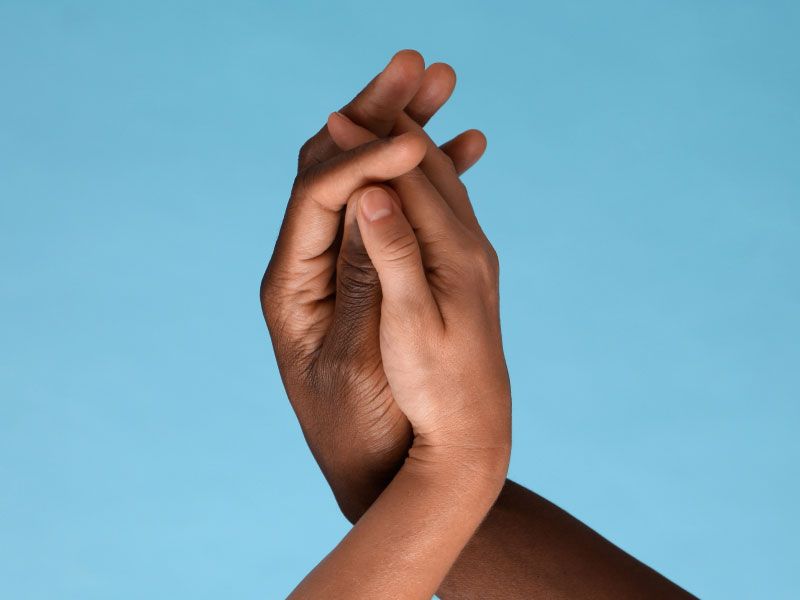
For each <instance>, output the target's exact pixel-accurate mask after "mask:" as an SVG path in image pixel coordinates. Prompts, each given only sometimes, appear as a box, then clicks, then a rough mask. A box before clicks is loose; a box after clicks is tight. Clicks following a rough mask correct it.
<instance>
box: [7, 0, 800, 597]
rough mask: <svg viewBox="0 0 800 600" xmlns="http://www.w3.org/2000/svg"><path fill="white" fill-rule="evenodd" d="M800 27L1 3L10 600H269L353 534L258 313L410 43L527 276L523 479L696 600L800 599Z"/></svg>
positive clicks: (765, 18) (365, 8)
mask: <svg viewBox="0 0 800 600" xmlns="http://www.w3.org/2000/svg"><path fill="white" fill-rule="evenodd" d="M798 30H800V11H799V10H798V5H797V3H794V2H763V1H758V2H756V1H752V2H722V1H719V2H711V1H708V2H688V1H678V2H669V3H657V2H651V3H648V2H602V3H599V2H585V3H584V2H559V3H532V2H524V3H523V2H520V3H502V2H500V3H497V2H494V3H488V2H487V3H483V4H477V3H476V4H470V3H464V2H448V3H440V2H414V1H408V2H399V3H393V4H391V5H389V4H387V5H384V6H380V5H379V4H378V3H374V2H337V3H333V2H305V3H303V2H295V3H290V2H280V3H270V2H241V1H239V2H226V3H222V2H218V3H210V2H188V1H187V2H173V1H169V2H124V3H123V2H113V3H112V2H28V1H24V2H23V1H19V2H12V1H9V0H0V82H1V83H0V87H1V88H2V91H0V202H1V205H0V268H1V269H2V278H1V279H0V314H2V317H1V318H2V328H1V329H0V597H3V598H8V599H15V600H17V599H20V600H22V599H44V598H47V599H52V598H59V599H71V598H75V599H78V598H80V599H95V598H97V599H100V598H102V599H107V598H120V599H124V598H209V599H212V598H213V599H218V598H277V597H281V596H282V595H285V594H286V593H287V592H288V591H289V590H290V589H291V587H292V586H293V585H294V584H295V583H296V582H297V581H298V580H299V579H300V578H301V577H302V576H303V575H304V574H305V573H306V571H307V570H308V569H309V568H310V567H311V566H312V565H313V564H315V562H316V561H317V560H318V559H319V558H320V557H322V556H323V555H324V553H325V552H326V551H327V550H329V549H330V548H331V547H332V546H333V545H334V544H335V543H336V542H337V541H338V539H339V538H340V537H341V536H342V535H343V534H344V532H345V531H346V530H347V525H346V522H345V521H344V519H343V518H342V517H340V516H339V514H338V511H337V509H336V507H335V505H334V502H333V500H332V497H331V495H330V493H329V491H328V489H327V487H326V484H325V482H324V481H323V479H322V477H321V476H320V474H319V472H318V470H317V467H316V466H315V464H314V463H313V461H312V459H311V456H310V455H309V453H308V451H307V449H306V447H305V444H304V442H303V440H302V437H301V435H300V431H299V428H298V426H297V424H296V422H295V420H294V417H293V414H292V412H291V410H290V408H289V406H288V403H287V401H286V398H285V396H284V392H283V389H282V387H281V383H280V381H279V378H278V375H277V372H276V368H275V365H274V359H273V356H272V351H271V348H270V346H269V344H268V341H267V335H266V332H265V328H264V326H263V324H262V320H261V315H260V309H259V306H258V299H257V290H258V283H259V280H260V277H261V273H262V270H263V268H264V266H265V264H266V260H267V257H268V255H269V253H270V250H271V247H272V244H273V241H274V238H275V235H276V231H277V228H278V225H279V222H280V219H281V216H282V209H283V206H284V203H285V201H286V197H287V192H288V190H289V186H290V183H291V180H292V176H293V170H294V166H295V158H296V152H297V149H298V147H299V146H300V144H301V143H302V142H303V141H304V140H305V139H306V137H308V136H309V135H310V134H311V133H313V132H314V131H316V129H317V128H318V127H319V126H320V125H321V124H322V122H323V121H324V119H325V117H326V115H327V114H328V113H329V112H330V111H331V110H333V109H335V108H337V107H339V106H340V105H341V104H342V103H344V102H345V101H346V100H347V99H349V97H350V96H351V95H352V93H353V92H355V91H356V90H358V89H360V87H361V86H362V85H363V83H365V82H366V81H367V80H368V79H369V78H370V77H371V76H372V75H373V74H374V73H375V72H376V71H377V70H378V69H380V68H381V67H382V66H383V64H384V63H385V61H386V60H387V59H388V58H389V57H390V55H391V54H392V53H393V52H394V51H395V50H397V49H399V48H403V47H413V48H417V49H419V50H420V51H422V52H423V53H424V54H425V55H426V56H427V57H428V58H429V59H430V60H446V61H449V62H450V63H451V64H452V65H454V67H455V68H456V70H457V71H458V73H459V75H460V83H459V87H458V90H457V93H456V95H455V97H454V98H453V100H452V102H451V103H450V105H449V106H448V107H447V108H446V110H444V112H443V113H442V114H441V115H440V117H438V118H437V119H436V121H435V123H434V124H433V125H432V128H431V130H432V132H433V133H434V134H435V136H436V137H437V138H438V139H440V140H444V139H446V138H447V137H449V136H451V135H453V134H455V133H457V132H458V131H460V130H461V129H465V128H468V127H479V128H482V129H483V130H484V131H485V132H486V133H487V135H488V138H489V141H490V143H489V151H488V154H487V156H486V158H485V159H484V160H483V161H482V163H480V164H479V165H478V166H477V167H476V168H475V169H474V171H473V172H471V173H470V174H469V175H468V176H467V177H466V182H467V184H468V185H469V187H470V189H471V193H472V196H473V198H474V200H475V203H476V205H477V210H478V213H479V216H480V218H481V220H482V222H483V223H484V225H485V228H486V230H487V232H488V234H489V236H490V238H491V239H492V240H493V241H494V243H495V245H496V247H497V250H498V252H499V254H500V257H501V261H502V267H503V287H502V292H503V318H504V332H505V342H506V348H507V354H508V360H509V364H510V368H511V375H512V380H513V389H514V398H515V413H514V414H515V428H514V434H515V448H514V457H513V463H512V468H511V472H512V476H513V477H515V478H516V479H517V480H519V481H520V482H522V483H524V484H526V485H528V486H529V487H531V488H533V489H535V490H537V491H538V492H540V493H542V494H544V495H545V496H547V497H549V498H550V499H552V500H554V501H555V502H557V503H558V504H560V505H561V506H563V507H565V508H566V509H568V510H569V511H571V512H573V513H574V514H575V515H577V516H578V517H580V518H582V519H584V520H585V521H586V522H587V523H588V524H590V525H591V526H593V527H595V528H596V529H598V530H599V531H600V532H602V533H603V534H605V535H607V536H608V537H610V538H611V539H612V540H613V541H615V542H616V543H618V544H620V545H621V546H622V547H623V548H625V549H627V550H628V551H630V552H632V553H633V554H635V555H636V556H638V557H639V558H641V559H643V560H644V561H646V562H648V563H650V564H651V565H653V566H654V567H655V568H657V569H659V570H661V571H663V572H664V573H665V574H666V575H667V576H669V577H671V578H674V579H675V580H676V581H677V582H678V583H680V584H682V585H684V586H686V587H687V588H688V589H690V590H691V591H693V592H694V593H696V594H699V595H701V596H703V597H706V598H726V599H730V598H770V599H776V598H796V597H797V594H798V593H800V592H798V584H797V576H798V568H800V560H799V559H798V544H797V539H798V537H800V524H799V523H800V519H798V516H797V507H798V506H800V485H799V484H798V478H797V475H798V466H797V465H798V461H800V442H799V441H798V437H797V435H798V425H800V408H798V397H799V396H800V394H799V393H798V390H799V389H800V341H799V340H800V283H799V282H798V274H799V273H800V268H798V259H800V169H799V168H798V162H800V161H799V160H798V159H799V158H800V156H799V151H798V144H799V143H800V108H799V107H800V85H799V84H798V73H800V69H799V66H800V65H799V64H798V63H800V43H799V42H798V40H800V36H798Z"/></svg>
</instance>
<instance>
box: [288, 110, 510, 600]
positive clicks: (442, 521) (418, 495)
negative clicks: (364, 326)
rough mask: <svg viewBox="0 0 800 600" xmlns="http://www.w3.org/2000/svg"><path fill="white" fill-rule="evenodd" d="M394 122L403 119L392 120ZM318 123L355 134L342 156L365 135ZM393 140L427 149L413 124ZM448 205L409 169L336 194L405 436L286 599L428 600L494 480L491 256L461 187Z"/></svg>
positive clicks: (497, 375)
mask: <svg viewBox="0 0 800 600" xmlns="http://www.w3.org/2000/svg"><path fill="white" fill-rule="evenodd" d="M406 127H410V128H413V125H411V124H408V123H405V122H404V121H403V120H402V119H400V122H399V123H398V128H401V129H402V128H406ZM329 129H330V130H331V134H332V136H333V138H334V140H336V141H337V143H339V144H340V145H342V146H345V147H346V146H347V145H348V144H347V142H346V141H345V140H346V139H349V140H350V141H353V140H357V139H358V138H361V141H363V142H364V144H365V145H363V146H357V147H356V148H355V149H350V150H349V152H353V151H354V150H356V151H357V150H359V149H362V148H367V149H369V148H372V147H374V145H375V144H376V143H378V142H379V140H374V139H372V138H373V137H374V136H372V134H370V132H368V131H366V130H364V129H362V128H359V127H357V126H356V125H355V124H353V123H352V122H350V121H349V120H348V119H346V118H345V117H343V116H339V115H332V116H331V118H330V120H329ZM405 136H412V137H411V138H408V137H405ZM400 139H411V140H418V141H421V142H422V143H423V144H424V145H425V146H426V150H429V148H428V147H427V146H428V141H427V140H426V139H425V138H424V137H422V136H421V135H420V134H419V133H418V132H414V131H409V132H406V133H403V134H402V135H401V138H400ZM426 154H427V152H426ZM420 158H421V157H420ZM354 167H355V166H354ZM451 171H452V167H451ZM340 176H342V177H343V176H344V174H343V173H340ZM451 179H452V178H451ZM456 179H457V177H456ZM395 190H396V191H395ZM452 199H453V200H456V202H454V203H453V204H448V203H447V202H446V201H445V199H444V198H443V197H442V196H441V195H440V194H439V192H438V190H437V188H436V187H435V186H434V185H433V183H432V182H431V181H430V180H429V179H428V178H427V177H426V176H425V175H424V174H423V172H422V171H421V170H420V169H414V170H411V171H408V172H406V173H405V174H403V175H400V176H398V177H396V178H395V179H394V181H393V182H392V186H391V187H389V186H378V185H372V186H367V187H366V189H364V190H360V191H358V192H356V193H355V194H353V196H352V197H351V198H350V200H349V202H348V206H347V214H346V216H345V230H347V229H348V228H349V229H352V228H353V227H354V226H355V225H354V223H357V229H358V231H359V232H360V234H361V236H362V239H363V242H364V245H365V248H366V250H367V252H368V256H369V257H370V259H371V260H372V263H373V264H374V266H375V269H376V271H377V273H378V277H379V279H380V285H381V290H382V300H381V308H380V321H379V331H380V352H381V356H382V359H383V366H384V371H385V373H386V376H387V380H388V383H389V385H390V387H391V389H392V393H393V396H394V399H395V401H396V403H397V405H398V406H399V407H400V409H401V410H402V411H403V413H404V414H405V415H406V416H407V417H408V419H409V421H410V423H411V426H412V428H413V432H414V442H413V446H412V448H411V450H410V452H409V456H408V458H407V460H406V461H405V463H404V464H403V466H402V468H401V469H400V470H399V472H398V473H397V475H396V476H395V477H394V478H393V479H392V481H391V483H390V484H389V485H388V486H387V487H386V489H385V490H384V491H383V493H382V494H381V495H380V497H379V498H378V499H377V500H376V501H375V502H374V503H373V504H372V506H371V507H370V508H369V510H368V511H367V512H366V513H365V514H364V516H363V517H362V518H361V519H359V520H358V522H357V523H356V525H355V526H354V527H353V529H352V530H351V531H350V532H349V533H348V534H347V536H345V538H344V539H343V540H342V542H341V543H340V544H339V545H338V546H337V547H336V548H335V549H334V550H333V551H332V552H331V553H330V554H329V555H328V556H327V557H326V558H325V559H324V560H323V561H322V562H321V563H320V564H319V565H317V567H316V568H315V569H314V570H313V571H312V572H311V573H309V575H308V576H307V577H306V578H305V579H304V580H303V581H302V582H301V583H300V585H299V586H298V587H297V588H296V589H295V591H294V592H293V593H292V595H291V597H292V598H317V597H321V596H322V595H324V596H325V597H335V598H362V597H363V598H372V597H378V596H379V597H407V598H423V597H424V598H429V597H431V595H432V594H433V593H434V592H435V591H436V589H437V588H438V586H439V585H440V583H441V581H442V580H443V579H444V577H445V575H446V574H447V572H448V570H449V569H450V567H451V565H452V564H453V562H454V561H455V560H456V558H457V556H458V555H459V553H460V552H461V551H462V549H463V548H464V545H465V544H466V543H467V541H468V540H469V539H470V537H471V536H472V535H473V533H474V532H475V529H476V528H477V527H478V524H479V523H480V522H481V521H482V520H483V518H484V517H485V516H486V513H487V512H488V511H489V509H490V507H491V506H492V504H493V503H494V501H495V499H496V498H497V495H498V493H499V492H500V489H501V488H502V486H503V483H504V481H505V475H506V470H507V468H508V458H509V450H510V443H511V435H510V416H511V415H510V408H511V407H510V390H509V383H508V374H507V370H506V366H505V359H504V357H503V351H502V344H501V342H500V326H499V314H498V298H497V288H498V285H497V258H496V256H495V254H494V251H493V250H492V248H491V246H490V245H489V243H488V242H487V241H486V238H485V236H484V235H483V233H482V232H481V230H480V228H479V227H478V225H477V222H476V221H475V220H474V215H472V210H471V207H470V205H469V199H468V197H467V196H466V192H465V191H464V194H463V196H461V197H459V198H458V199H455V198H452ZM457 214H459V215H460V216H457ZM469 216H472V218H471V219H468V220H467V222H466V223H465V222H463V221H462V218H465V217H469Z"/></svg>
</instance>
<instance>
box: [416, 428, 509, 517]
mask: <svg viewBox="0 0 800 600" xmlns="http://www.w3.org/2000/svg"><path fill="white" fill-rule="evenodd" d="M510 450H511V447H510V444H494V445H491V446H485V445H481V446H470V445H465V444H455V443H451V444H448V445H443V444H431V443H428V442H427V440H425V439H424V438H422V437H419V436H418V437H417V438H415V440H414V443H413V444H412V446H411V448H410V449H409V451H408V458H407V459H406V462H405V464H404V465H403V469H406V470H409V471H413V472H414V473H417V474H419V476H420V477H430V478H436V479H437V480H438V481H441V482H445V483H446V484H447V485H450V486H454V488H456V489H458V490H460V491H461V492H462V493H463V492H474V494H476V495H478V496H481V497H483V496H486V497H490V498H491V501H492V502H493V501H494V499H495V498H496V496H497V494H499V492H500V490H501V488H502V487H503V485H504V483H505V480H506V475H507V474H508V464H509V458H510Z"/></svg>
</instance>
